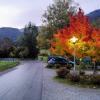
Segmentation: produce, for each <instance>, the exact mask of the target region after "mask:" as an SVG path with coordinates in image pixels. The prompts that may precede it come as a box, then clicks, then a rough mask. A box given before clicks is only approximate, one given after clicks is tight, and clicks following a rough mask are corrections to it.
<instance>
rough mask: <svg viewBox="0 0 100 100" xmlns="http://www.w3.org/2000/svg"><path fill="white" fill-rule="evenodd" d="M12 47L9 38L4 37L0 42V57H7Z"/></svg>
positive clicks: (12, 44)
mask: <svg viewBox="0 0 100 100" xmlns="http://www.w3.org/2000/svg"><path fill="white" fill-rule="evenodd" d="M13 46H14V43H13V41H12V40H11V39H10V38H7V37H5V38H4V39H3V40H1V41H0V57H9V53H10V52H11V51H12V48H13Z"/></svg>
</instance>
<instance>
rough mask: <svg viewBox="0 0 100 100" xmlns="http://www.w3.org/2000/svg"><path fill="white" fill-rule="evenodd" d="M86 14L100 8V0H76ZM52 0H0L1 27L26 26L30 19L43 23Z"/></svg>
mask: <svg viewBox="0 0 100 100" xmlns="http://www.w3.org/2000/svg"><path fill="white" fill-rule="evenodd" d="M74 1H75V2H77V3H78V4H79V5H80V7H81V8H82V9H83V10H84V12H85V14H86V13H89V12H91V11H93V10H95V9H100V0H74ZM51 3H52V0H0V27H17V28H22V27H24V26H25V25H26V24H27V23H28V22H29V21H32V22H33V23H35V24H36V25H41V23H42V21H41V16H42V15H43V13H44V11H45V10H46V8H47V6H48V5H50V4H51Z"/></svg>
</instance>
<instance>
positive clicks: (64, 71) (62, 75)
mask: <svg viewBox="0 0 100 100" xmlns="http://www.w3.org/2000/svg"><path fill="white" fill-rule="evenodd" d="M69 72H70V70H69V69H66V67H62V68H59V69H58V70H57V71H56V73H57V76H58V77H60V78H65V77H66V75H67V74H68V73H69Z"/></svg>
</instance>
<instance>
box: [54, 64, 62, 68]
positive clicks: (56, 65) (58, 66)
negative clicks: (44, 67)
mask: <svg viewBox="0 0 100 100" xmlns="http://www.w3.org/2000/svg"><path fill="white" fill-rule="evenodd" d="M54 67H55V68H61V67H62V65H61V64H55V65H54Z"/></svg>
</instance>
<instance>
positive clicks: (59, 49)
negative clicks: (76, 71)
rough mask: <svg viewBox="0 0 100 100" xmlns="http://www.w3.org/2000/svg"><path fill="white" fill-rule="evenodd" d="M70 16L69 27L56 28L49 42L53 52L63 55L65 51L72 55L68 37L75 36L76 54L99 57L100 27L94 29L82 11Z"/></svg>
mask: <svg viewBox="0 0 100 100" xmlns="http://www.w3.org/2000/svg"><path fill="white" fill-rule="evenodd" d="M69 16H70V24H69V27H65V28H62V29H60V30H58V32H57V34H55V35H54V40H53V42H52V43H51V45H52V46H51V51H52V53H53V54H57V55H58V54H59V55H65V54H66V52H67V53H69V54H72V55H73V48H74V47H73V44H72V43H71V41H70V39H71V38H72V37H73V36H75V37H77V38H78V41H77V43H76V45H75V48H76V56H77V57H84V56H91V57H92V58H93V57H94V58H95V59H96V60H98V58H99V57H100V29H95V28H94V27H93V26H92V25H91V24H90V23H89V20H88V18H87V17H86V16H85V15H84V12H83V11H82V10H81V9H79V12H78V13H77V14H75V15H71V14H70V15H69Z"/></svg>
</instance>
